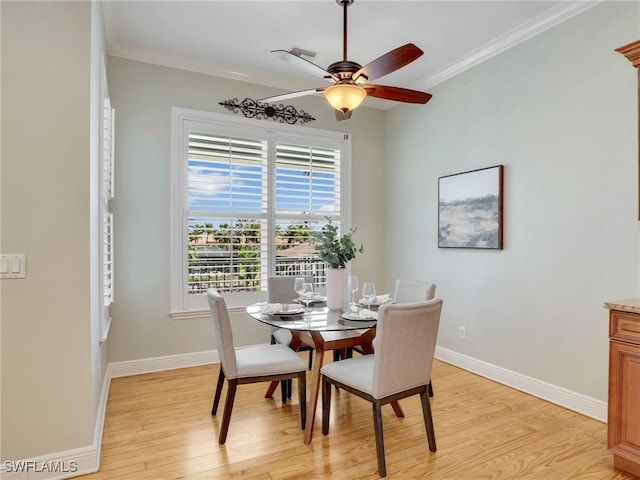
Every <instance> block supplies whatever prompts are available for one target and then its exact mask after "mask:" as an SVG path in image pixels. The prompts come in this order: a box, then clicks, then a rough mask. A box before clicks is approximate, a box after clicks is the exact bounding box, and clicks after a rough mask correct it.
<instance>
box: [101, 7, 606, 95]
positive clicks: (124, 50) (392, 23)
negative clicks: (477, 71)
mask: <svg viewBox="0 0 640 480" xmlns="http://www.w3.org/2000/svg"><path fill="white" fill-rule="evenodd" d="M599 1H601V0H597V1H585V0H575V1H574V0H558V1H546V0H533V1H520V0H515V1H511V0H499V1H483V0H472V1H456V0H448V1H433V0H413V1H400V0H393V1H390V0H387V1H382V0H355V2H354V3H353V5H351V6H350V7H348V11H347V14H348V15H347V18H348V21H347V25H348V42H347V47H348V59H349V60H352V61H355V62H358V63H360V64H361V65H365V64H367V63H369V62H370V61H372V60H374V59H375V58H377V57H379V56H380V55H383V54H384V53H386V52H388V51H389V50H392V49H394V48H396V47H399V46H400V45H403V44H405V43H409V42H411V43H414V44H416V45H417V46H418V47H420V48H421V49H422V50H423V51H424V55H423V56H421V57H420V58H419V59H417V60H416V61H414V62H413V63H411V64H409V65H407V66H405V67H403V68H402V69H400V70H398V71H396V72H394V73H391V74H389V75H387V76H385V77H383V78H380V79H378V80H376V81H375V82H374V83H377V84H382V85H392V86H397V87H404V88H411V89H416V90H422V91H428V89H429V88H430V87H432V86H433V85H435V84H437V83H439V82H441V81H443V80H446V79H447V78H450V77H451V76H453V75H455V74H457V73H459V72H461V71H463V70H464V69H466V68H469V67H471V66H473V65H475V64H477V63H479V62H481V61H483V60H485V59H487V58H489V57H491V56H492V55H495V54H497V53H499V52H501V51H504V50H505V49H507V48H510V47H512V46H514V45H516V44H518V43H519V42H521V41H523V40H526V39H527V38H530V37H531V36H533V35H536V34H538V33H540V32H542V31H544V30H546V29H548V28H550V27H553V26H554V25H556V24H558V23H560V22H562V21H564V20H566V19H568V18H571V17H572V16H574V15H576V14H578V13H581V12H582V11H584V10H586V9H588V8H590V7H592V6H594V5H596V4H597V3H599ZM103 5H104V18H105V28H106V35H107V45H108V50H109V54H111V55H114V56H118V57H124V58H129V59H133V60H140V61H143V62H149V63H156V64H160V65H166V66H172V67H177V68H181V69H186V70H192V71H196V72H201V73H207V74H210V75H215V76H219V77H224V78H231V79H236V80H242V81H246V82H251V83H256V84H261V85H267V86H271V87H277V88H279V89H282V90H283V92H282V93H284V92H286V91H296V90H304V89H309V88H313V87H320V86H326V85H327V82H326V80H324V79H322V78H317V77H314V76H313V75H311V74H310V73H309V72H307V71H305V70H304V69H300V68H297V65H295V64H291V63H287V62H284V61H282V60H281V59H280V58H278V56H277V55H276V54H272V53H270V51H271V50H275V49H285V50H289V49H291V48H293V47H297V48H302V49H304V50H310V51H314V52H317V55H316V56H315V57H314V58H308V60H311V61H312V62H313V63H315V64H317V65H320V66H321V67H323V68H326V67H328V66H329V64H331V63H333V62H335V61H338V60H342V43H343V32H342V26H343V19H342V7H340V6H339V5H338V4H337V3H336V0H285V1H267V0H261V1H249V0H233V1H223V0H208V1H202V0H201V1H184V0H183V1H153V0H146V1H145V0H143V1H127V0H113V1H105V2H104V3H103ZM278 93H279V92H278ZM370 100H375V99H367V101H370ZM370 105H372V106H377V107H381V108H385V107H386V106H389V105H391V102H380V101H378V103H377V104H376V102H375V101H374V102H373V103H370Z"/></svg>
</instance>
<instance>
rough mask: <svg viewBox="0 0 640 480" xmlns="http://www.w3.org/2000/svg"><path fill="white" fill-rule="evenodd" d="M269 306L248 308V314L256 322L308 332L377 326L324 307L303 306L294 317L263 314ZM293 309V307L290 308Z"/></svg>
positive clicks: (353, 315)
mask: <svg viewBox="0 0 640 480" xmlns="http://www.w3.org/2000/svg"><path fill="white" fill-rule="evenodd" d="M267 305H268V304H266V303H256V304H253V305H250V306H248V307H247V313H248V314H249V315H251V316H252V317H253V318H255V319H256V320H259V321H260V322H262V323H266V324H267V325H270V326H272V327H276V328H286V329H288V330H296V331H307V332H312V331H314V332H335V331H340V330H361V329H369V328H372V327H375V326H376V319H375V318H373V319H360V318H358V315H357V314H354V313H351V312H348V313H346V314H345V313H344V312H343V311H342V310H329V308H327V307H326V306H324V305H321V306H313V305H312V306H310V307H309V308H308V310H307V311H306V312H305V311H303V310H306V307H304V306H301V307H300V308H299V310H293V312H296V311H298V312H300V313H295V314H293V315H288V314H287V313H286V312H278V314H272V313H263V310H264V309H265V307H266V306H267ZM290 308H293V305H292V306H291V307H290Z"/></svg>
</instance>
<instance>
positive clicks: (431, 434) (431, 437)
mask: <svg viewBox="0 0 640 480" xmlns="http://www.w3.org/2000/svg"><path fill="white" fill-rule="evenodd" d="M420 401H421V402H422V416H423V417H424V427H425V429H426V430H427V440H428V441H429V450H430V451H432V452H435V451H436V433H435V431H434V429H433V417H432V416H431V402H429V395H428V393H427V392H420Z"/></svg>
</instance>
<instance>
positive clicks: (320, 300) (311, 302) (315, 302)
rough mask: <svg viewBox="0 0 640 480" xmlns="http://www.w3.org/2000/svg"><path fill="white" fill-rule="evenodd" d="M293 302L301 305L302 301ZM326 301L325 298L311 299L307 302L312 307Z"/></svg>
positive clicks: (298, 299)
mask: <svg viewBox="0 0 640 480" xmlns="http://www.w3.org/2000/svg"><path fill="white" fill-rule="evenodd" d="M294 301H295V302H298V303H302V299H301V298H296V299H295V300H294ZM326 301H327V297H313V298H312V299H311V301H310V302H309V305H314V304H318V303H324V302H326Z"/></svg>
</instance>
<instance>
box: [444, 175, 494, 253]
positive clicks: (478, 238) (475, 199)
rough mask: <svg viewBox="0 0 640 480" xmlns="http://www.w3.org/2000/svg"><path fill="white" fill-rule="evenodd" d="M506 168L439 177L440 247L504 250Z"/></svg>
mask: <svg viewBox="0 0 640 480" xmlns="http://www.w3.org/2000/svg"><path fill="white" fill-rule="evenodd" d="M503 174H504V165H495V166H492V167H486V168H479V169H477V170H470V171H467V172H461V173H455V174H452V175H445V176H442V177H438V248H475V249H494V250H502V249H503V233H502V232H503Z"/></svg>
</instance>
